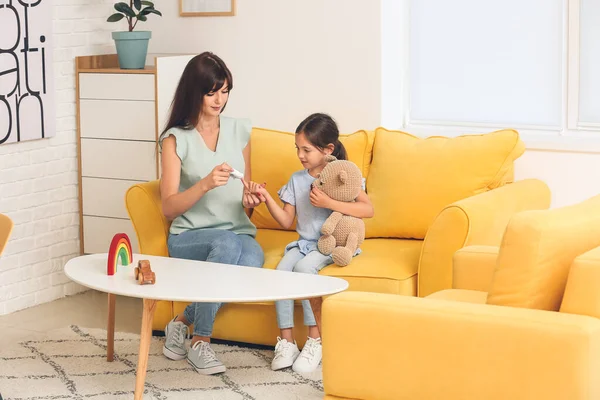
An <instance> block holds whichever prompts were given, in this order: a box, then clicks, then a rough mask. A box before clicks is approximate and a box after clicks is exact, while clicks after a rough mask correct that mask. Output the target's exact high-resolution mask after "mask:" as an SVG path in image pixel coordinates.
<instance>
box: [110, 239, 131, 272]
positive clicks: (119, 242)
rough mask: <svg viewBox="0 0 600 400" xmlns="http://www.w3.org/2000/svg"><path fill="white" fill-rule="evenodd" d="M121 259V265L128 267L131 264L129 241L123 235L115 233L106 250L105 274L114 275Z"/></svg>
mask: <svg viewBox="0 0 600 400" xmlns="http://www.w3.org/2000/svg"><path fill="white" fill-rule="evenodd" d="M119 259H121V265H129V264H131V263H132V262H133V256H132V253H131V241H130V240H129V236H127V234H125V233H117V234H116V235H115V236H114V237H113V239H112V242H110V249H109V250H108V262H107V264H106V274H107V275H114V274H115V272H116V271H117V265H118V264H119Z"/></svg>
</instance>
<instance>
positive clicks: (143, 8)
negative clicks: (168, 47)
mask: <svg viewBox="0 0 600 400" xmlns="http://www.w3.org/2000/svg"><path fill="white" fill-rule="evenodd" d="M115 10H117V11H118V12H116V13H114V14H113V15H111V16H110V17H108V19H107V21H108V22H117V21H120V20H122V19H123V18H125V19H126V20H127V25H128V27H129V30H128V31H124V32H113V33H112V38H113V39H114V40H115V46H116V47H117V55H118V57H119V66H120V67H121V68H123V69H143V68H144V66H145V65H146V55H147V54H148V41H149V40H150V37H151V36H152V32H150V31H136V32H134V31H133V30H134V29H135V27H136V26H137V24H138V22H140V21H142V22H143V21H146V20H148V15H150V14H156V15H159V16H162V14H161V13H160V11H158V10H156V9H155V8H154V3H152V2H151V1H146V0H129V4H127V3H125V2H119V3H116V4H115Z"/></svg>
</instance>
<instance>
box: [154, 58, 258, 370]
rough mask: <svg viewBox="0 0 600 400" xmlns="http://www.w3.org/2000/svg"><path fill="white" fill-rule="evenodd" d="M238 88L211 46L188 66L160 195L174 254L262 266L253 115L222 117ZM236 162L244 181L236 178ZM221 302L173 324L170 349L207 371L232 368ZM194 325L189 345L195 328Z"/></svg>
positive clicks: (167, 137) (194, 308)
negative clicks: (220, 343)
mask: <svg viewBox="0 0 600 400" xmlns="http://www.w3.org/2000/svg"><path fill="white" fill-rule="evenodd" d="M232 88H233V79H232V76H231V72H230V71H229V69H228V68H227V66H226V65H225V63H224V62H223V60H221V59H220V58H219V57H217V56H216V55H214V54H212V53H210V52H205V53H202V54H200V55H198V56H196V57H194V58H192V59H191V60H190V62H189V63H188V65H187V66H186V67H185V70H184V71H183V74H182V76H181V79H180V81H179V84H178V86H177V90H176V91H175V97H174V99H173V104H172V107H171V115H170V117H169V122H168V123H167V126H166V128H165V130H164V132H163V133H162V135H161V136H160V138H159V144H160V146H161V152H162V161H161V166H162V177H161V182H160V194H161V198H162V208H163V213H164V214H165V216H166V217H167V219H169V220H172V221H173V222H172V224H171V229H170V233H169V239H168V247H169V253H170V255H171V257H177V258H185V259H191V260H199V261H210V262H216V263H225V264H233V265H240V266H249V267H262V265H263V262H264V254H263V251H262V249H261V247H260V246H259V244H258V243H257V242H256V240H255V239H254V237H255V235H256V227H255V226H254V225H253V224H252V223H251V222H250V218H249V217H250V215H251V214H252V209H253V208H254V207H255V206H257V205H258V204H260V200H259V199H258V198H257V197H256V195H254V194H251V193H249V192H248V191H247V188H248V187H249V186H248V184H247V183H246V182H250V178H251V173H250V131H251V124H250V121H249V120H242V119H234V118H229V117H224V116H221V113H222V112H223V110H224V109H225V106H226V105H227V100H228V98H229V93H230V91H231V89H232ZM232 167H233V168H235V169H236V170H238V171H243V172H244V182H240V181H239V180H235V179H230V173H231V171H232ZM220 306H221V304H220V303H193V304H190V305H189V306H188V307H187V308H186V309H185V311H184V313H183V314H182V315H178V316H176V317H175V318H174V319H173V320H172V321H171V322H169V324H167V326H166V327H165V336H166V340H165V344H164V347H163V354H164V355H165V356H166V357H168V358H170V359H172V360H181V359H183V358H186V357H187V360H188V362H189V363H190V364H191V365H192V366H193V367H194V368H195V369H196V371H198V372H199V373H201V374H207V375H209V374H216V373H219V372H225V366H224V365H223V363H221V362H220V361H219V360H218V359H217V357H216V355H215V353H214V351H213V350H212V349H211V347H210V336H211V334H212V328H213V324H214V320H215V316H216V313H217V311H218V310H219V308H220ZM190 324H194V332H193V337H192V341H191V348H190V349H189V351H188V350H187V349H186V347H185V338H186V336H187V333H188V327H189V325H190Z"/></svg>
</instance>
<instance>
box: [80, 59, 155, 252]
mask: <svg viewBox="0 0 600 400" xmlns="http://www.w3.org/2000/svg"><path fill="white" fill-rule="evenodd" d="M117 65H118V64H117V60H116V57H115V56H113V55H107V56H92V57H78V58H77V59H76V67H77V68H76V79H77V85H76V91H77V93H76V96H77V115H78V127H79V129H78V131H79V132H78V141H79V176H80V181H79V188H80V224H81V225H80V226H81V228H80V238H81V252H82V253H103V252H107V251H108V248H109V245H110V241H111V239H112V237H113V235H114V234H115V233H118V232H125V233H127V235H128V236H129V238H130V239H131V242H132V246H133V250H134V251H138V248H139V247H138V244H137V238H136V235H135V232H134V230H133V226H132V225H131V222H130V221H129V216H128V215H127V211H126V209H125V192H126V191H127V189H128V188H129V187H131V186H132V185H134V184H135V183H137V182H146V181H150V180H154V179H157V178H158V155H157V147H156V139H157V134H156V132H157V128H156V124H157V122H156V93H155V92H156V82H155V76H156V74H155V69H154V68H146V69H144V70H120V69H119V68H118V67H117Z"/></svg>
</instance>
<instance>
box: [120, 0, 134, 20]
mask: <svg viewBox="0 0 600 400" xmlns="http://www.w3.org/2000/svg"><path fill="white" fill-rule="evenodd" d="M115 10H117V11H119V12H122V13H123V14H125V15H127V16H128V17H131V18H133V17H135V12H134V11H133V10H132V9H131V7H129V4H127V3H123V2H120V3H117V4H115Z"/></svg>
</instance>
